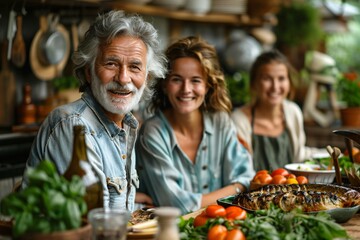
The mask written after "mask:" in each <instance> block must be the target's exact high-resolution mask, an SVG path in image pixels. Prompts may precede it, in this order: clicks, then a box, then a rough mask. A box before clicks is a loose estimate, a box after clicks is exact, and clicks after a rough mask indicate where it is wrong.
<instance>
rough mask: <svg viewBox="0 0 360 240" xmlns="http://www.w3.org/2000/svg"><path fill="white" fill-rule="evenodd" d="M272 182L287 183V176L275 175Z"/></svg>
mask: <svg viewBox="0 0 360 240" xmlns="http://www.w3.org/2000/svg"><path fill="white" fill-rule="evenodd" d="M271 183H272V184H285V183H286V177H284V176H283V175H275V176H274V177H273V178H272V181H271Z"/></svg>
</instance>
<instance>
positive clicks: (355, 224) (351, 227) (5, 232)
mask: <svg viewBox="0 0 360 240" xmlns="http://www.w3.org/2000/svg"><path fill="white" fill-rule="evenodd" d="M201 211H203V209H201V210H198V211H196V212H193V213H190V214H187V215H185V219H189V218H191V217H196V216H197V215H198V214H200V212H201ZM1 220H2V219H0V239H1V236H9V234H10V231H9V230H10V229H9V222H6V221H1ZM340 225H341V226H343V227H344V228H345V230H346V231H347V233H348V234H349V236H350V237H351V238H352V239H354V240H357V239H358V240H359V239H360V213H357V214H355V215H354V217H352V218H351V219H350V220H349V221H348V222H346V223H342V224H340ZM133 238H135V239H137V237H136V236H134V237H133ZM133 238H132V237H131V238H129V239H133ZM148 239H152V238H151V237H150V238H148Z"/></svg>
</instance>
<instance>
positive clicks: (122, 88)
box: [105, 82, 137, 92]
mask: <svg viewBox="0 0 360 240" xmlns="http://www.w3.org/2000/svg"><path fill="white" fill-rule="evenodd" d="M105 88H106V90H110V91H128V92H134V91H135V92H136V91H137V88H136V87H135V86H134V84H133V83H127V84H126V85H121V84H120V83H118V82H110V83H108V84H106V86H105Z"/></svg>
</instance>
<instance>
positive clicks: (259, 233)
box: [179, 206, 350, 240]
mask: <svg viewBox="0 0 360 240" xmlns="http://www.w3.org/2000/svg"><path fill="white" fill-rule="evenodd" d="M193 221H194V218H190V219H188V220H185V219H183V218H181V219H180V222H179V229H180V237H181V239H199V240H202V239H206V236H207V232H208V230H209V229H210V228H211V227H212V226H214V225H216V224H222V225H224V226H226V227H227V228H228V230H230V229H232V228H240V229H241V230H242V231H243V232H244V233H245V235H246V239H247V240H256V239H259V240H260V239H261V240H267V239H268V240H313V239H317V240H332V239H335V238H341V239H350V237H349V235H348V234H347V232H346V230H345V229H344V228H343V227H342V226H340V225H339V224H337V223H336V222H335V221H334V220H333V219H332V218H331V216H330V215H329V214H328V213H326V212H319V213H317V214H305V213H303V212H301V210H299V209H294V210H292V211H291V212H284V211H282V210H281V209H280V208H277V207H275V206H271V207H270V209H268V210H258V211H255V212H253V213H248V217H247V218H246V219H245V220H235V221H233V222H230V221H227V220H225V219H224V218H216V219H210V220H209V221H208V222H207V223H206V224H205V225H203V226H201V227H197V228H194V226H193Z"/></svg>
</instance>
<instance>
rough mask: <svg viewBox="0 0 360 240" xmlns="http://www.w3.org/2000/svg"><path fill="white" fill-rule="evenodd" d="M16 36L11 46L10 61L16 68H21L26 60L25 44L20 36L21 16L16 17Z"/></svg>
mask: <svg viewBox="0 0 360 240" xmlns="http://www.w3.org/2000/svg"><path fill="white" fill-rule="evenodd" d="M16 28H17V30H16V35H15V39H14V42H13V45H12V51H11V60H12V63H13V64H14V65H15V66H17V67H19V68H20V67H23V66H24V64H25V59H26V51H25V42H24V38H23V35H22V16H21V15H18V16H17V17H16Z"/></svg>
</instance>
